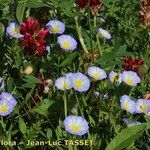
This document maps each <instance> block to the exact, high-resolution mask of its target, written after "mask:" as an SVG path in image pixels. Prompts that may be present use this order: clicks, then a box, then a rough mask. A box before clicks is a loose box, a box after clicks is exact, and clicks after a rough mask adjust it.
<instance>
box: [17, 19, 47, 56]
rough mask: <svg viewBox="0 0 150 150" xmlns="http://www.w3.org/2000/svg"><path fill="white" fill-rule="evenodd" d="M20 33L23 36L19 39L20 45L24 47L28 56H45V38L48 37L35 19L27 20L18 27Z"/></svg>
mask: <svg viewBox="0 0 150 150" xmlns="http://www.w3.org/2000/svg"><path fill="white" fill-rule="evenodd" d="M20 31H21V34H23V35H25V36H24V37H23V38H21V39H20V43H21V45H23V46H25V48H26V49H27V52H28V53H29V54H38V55H39V56H43V55H45V54H46V41H45V37H46V36H47V35H48V30H45V29H44V28H42V29H40V24H39V22H38V21H37V20H36V19H33V18H29V19H27V20H26V21H25V22H24V23H22V24H21V25H20Z"/></svg>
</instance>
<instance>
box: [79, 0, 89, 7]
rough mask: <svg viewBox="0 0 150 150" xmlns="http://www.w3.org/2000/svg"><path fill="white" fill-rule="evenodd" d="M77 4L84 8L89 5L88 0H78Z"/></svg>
mask: <svg viewBox="0 0 150 150" xmlns="http://www.w3.org/2000/svg"><path fill="white" fill-rule="evenodd" d="M76 4H77V5H78V6H79V7H80V8H84V7H86V6H87V5H88V0H76Z"/></svg>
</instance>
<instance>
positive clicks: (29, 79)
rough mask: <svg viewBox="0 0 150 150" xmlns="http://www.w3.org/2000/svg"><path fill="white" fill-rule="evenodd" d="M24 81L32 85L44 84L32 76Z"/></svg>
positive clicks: (27, 76)
mask: <svg viewBox="0 0 150 150" xmlns="http://www.w3.org/2000/svg"><path fill="white" fill-rule="evenodd" d="M23 81H25V82H27V83H32V84H37V83H42V82H41V81H40V80H39V79H38V78H36V77H34V76H32V75H26V76H25V79H23Z"/></svg>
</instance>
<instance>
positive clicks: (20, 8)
mask: <svg viewBox="0 0 150 150" xmlns="http://www.w3.org/2000/svg"><path fill="white" fill-rule="evenodd" d="M25 7H26V2H24V3H19V4H18V5H17V8H16V17H17V19H18V21H19V22H20V23H21V22H22V20H23V17H24V11H25Z"/></svg>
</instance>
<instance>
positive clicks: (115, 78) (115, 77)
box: [109, 71, 122, 85]
mask: <svg viewBox="0 0 150 150" xmlns="http://www.w3.org/2000/svg"><path fill="white" fill-rule="evenodd" d="M109 80H110V82H111V83H116V84H117V85H119V84H121V82H122V76H121V73H116V72H114V71H111V72H110V73H109Z"/></svg>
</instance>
